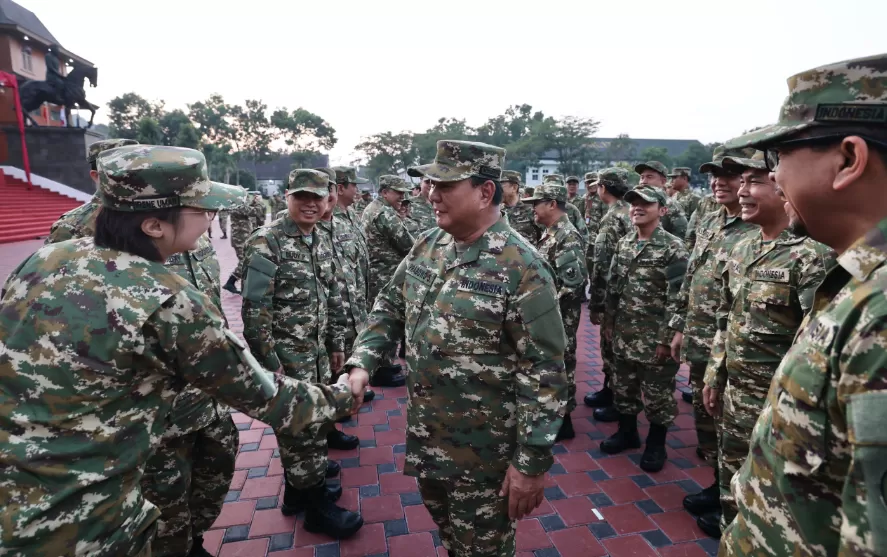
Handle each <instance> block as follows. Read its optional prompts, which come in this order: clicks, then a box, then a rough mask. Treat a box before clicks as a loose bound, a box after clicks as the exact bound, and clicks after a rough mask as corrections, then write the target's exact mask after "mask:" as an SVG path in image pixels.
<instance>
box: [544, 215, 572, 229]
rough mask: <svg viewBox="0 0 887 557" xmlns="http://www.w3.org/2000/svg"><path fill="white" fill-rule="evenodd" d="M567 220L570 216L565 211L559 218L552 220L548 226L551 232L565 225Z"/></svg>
mask: <svg viewBox="0 0 887 557" xmlns="http://www.w3.org/2000/svg"><path fill="white" fill-rule="evenodd" d="M568 222H570V216H569V215H568V214H567V213H564V214H563V215H561V216H560V218H559V219H557V220H556V221H554V224H552V225H551V226H550V227H549V228H551V230H552V232H554V231H556V230H560V229H561V228H564V227H566V226H567V223H568Z"/></svg>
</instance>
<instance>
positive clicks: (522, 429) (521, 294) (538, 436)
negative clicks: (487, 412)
mask: <svg viewBox="0 0 887 557" xmlns="http://www.w3.org/2000/svg"><path fill="white" fill-rule="evenodd" d="M553 284H554V279H553V277H552V273H551V270H550V268H549V267H548V265H547V264H545V263H544V262H543V261H542V260H541V259H537V260H535V261H534V262H533V263H531V264H530V265H529V266H528V268H527V270H526V271H525V272H524V274H523V276H522V277H521V281H520V284H519V285H518V288H517V291H516V292H515V293H514V295H513V297H512V301H510V303H509V307H508V310H507V314H506V318H505V324H504V329H505V336H506V339H507V341H508V342H509V344H510V345H511V346H513V347H515V351H516V353H517V357H518V359H519V366H518V369H519V371H518V372H517V377H515V400H516V402H517V411H516V418H517V445H518V447H517V450H516V451H515V454H514V456H513V457H512V459H511V464H512V466H514V467H515V469H517V470H518V471H519V472H521V473H523V474H526V475H529V476H538V475H540V474H544V473H545V472H546V471H548V469H549V468H551V464H552V463H553V461H554V457H553V456H552V452H551V447H552V446H553V445H554V440H555V437H556V436H557V432H558V430H559V429H560V427H561V423H562V421H563V415H564V411H565V410H566V404H567V376H566V371H565V368H564V350H565V349H566V344H567V337H566V333H565V332H564V324H563V320H562V319H561V314H560V311H559V310H558V302H557V292H556V291H555V289H554V287H553Z"/></svg>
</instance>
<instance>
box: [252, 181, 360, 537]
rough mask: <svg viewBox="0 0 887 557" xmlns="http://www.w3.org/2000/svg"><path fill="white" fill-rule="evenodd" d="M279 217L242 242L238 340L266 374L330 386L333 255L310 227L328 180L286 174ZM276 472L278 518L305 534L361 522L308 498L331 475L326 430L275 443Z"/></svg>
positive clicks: (335, 336) (343, 531)
mask: <svg viewBox="0 0 887 557" xmlns="http://www.w3.org/2000/svg"><path fill="white" fill-rule="evenodd" d="M288 186H289V189H287V192H286V194H287V196H288V197H289V201H288V207H289V214H288V216H287V217H284V218H281V219H278V220H275V221H274V222H273V223H271V224H270V225H269V226H264V227H261V228H259V229H257V230H256V231H255V232H253V234H252V235H251V236H250V237H249V239H248V240H247V243H246V249H245V252H244V255H245V256H246V261H247V263H246V265H245V267H246V270H245V273H244V281H243V282H244V284H243V309H242V310H241V317H242V319H243V336H244V338H245V339H246V341H247V343H248V344H249V347H250V350H251V351H252V353H253V354H255V356H256V358H257V359H258V360H259V362H261V363H262V365H263V366H264V367H265V368H266V369H272V370H275V371H277V372H278V373H283V374H284V375H286V376H287V377H292V378H294V379H298V380H300V381H309V382H318V383H321V384H327V383H329V382H330V378H331V370H332V371H335V372H338V371H339V370H340V369H341V368H342V364H343V362H344V353H343V352H344V339H343V337H344V334H345V323H346V316H345V308H344V307H343V305H342V297H341V291H340V288H339V282H338V281H337V280H336V278H335V276H334V269H333V253H332V251H331V250H330V249H329V246H328V244H327V243H326V242H324V241H323V240H322V234H321V232H320V231H319V230H317V227H316V223H317V222H318V221H319V220H320V218H321V216H322V215H323V214H324V213H325V212H326V204H327V202H328V197H329V193H330V179H329V176H328V175H327V174H324V173H322V172H319V171H317V170H308V169H297V170H293V171H292V172H290V175H289V181H288ZM278 443H279V444H280V459H281V463H282V464H283V468H284V479H285V487H284V495H283V505H282V506H281V512H282V513H283V514H284V515H287V516H290V515H294V514H296V513H298V512H301V511H303V510H304V511H306V517H305V527H306V528H309V529H310V530H311V531H314V532H323V533H325V534H327V535H329V536H331V537H334V538H347V537H349V536H351V535H353V534H354V533H355V532H357V530H358V529H360V527H361V526H362V525H363V519H362V518H361V517H360V515H358V514H357V513H353V512H351V511H348V510H346V509H343V508H341V507H338V506H336V505H335V504H334V502H335V501H336V500H337V499H338V498H339V497H341V495H342V488H341V486H336V487H335V488H328V489H327V492H328V497H327V498H325V499H323V500H319V501H318V500H317V499H316V498H314V499H312V498H311V497H310V496H309V495H310V493H312V490H314V489H316V488H317V486H319V485H323V484H324V482H325V479H324V477H325V476H327V477H329V476H333V475H335V474H337V473H338V472H339V468H340V467H339V465H337V464H334V465H333V466H330V465H329V464H328V462H327V431H322V432H319V433H318V432H313V431H312V432H309V434H306V435H301V436H296V437H293V438H285V439H278Z"/></svg>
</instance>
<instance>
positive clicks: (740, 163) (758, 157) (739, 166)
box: [722, 151, 767, 172]
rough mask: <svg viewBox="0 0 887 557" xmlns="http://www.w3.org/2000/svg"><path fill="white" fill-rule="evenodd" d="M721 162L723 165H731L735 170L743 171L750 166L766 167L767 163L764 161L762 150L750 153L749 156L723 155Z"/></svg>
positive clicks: (755, 167) (760, 168)
mask: <svg viewBox="0 0 887 557" xmlns="http://www.w3.org/2000/svg"><path fill="white" fill-rule="evenodd" d="M722 164H723V165H724V167H733V169H734V170H736V171H737V172H744V171H745V170H748V169H750V168H751V169H754V170H766V169H767V163H766V162H765V161H764V152H763V151H755V154H754V155H752V156H751V158H741V157H724V160H723V161H722Z"/></svg>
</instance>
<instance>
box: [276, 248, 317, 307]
mask: <svg viewBox="0 0 887 557" xmlns="http://www.w3.org/2000/svg"><path fill="white" fill-rule="evenodd" d="M314 284H315V279H314V271H313V269H312V266H311V259H310V256H309V255H308V254H293V255H290V256H289V257H288V258H287V259H281V261H280V265H279V266H278V268H277V275H276V277H275V288H274V298H275V299H276V300H279V301H283V302H286V303H290V304H297V305H306V304H308V302H309V301H310V300H311V294H312V291H313V290H314Z"/></svg>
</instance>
